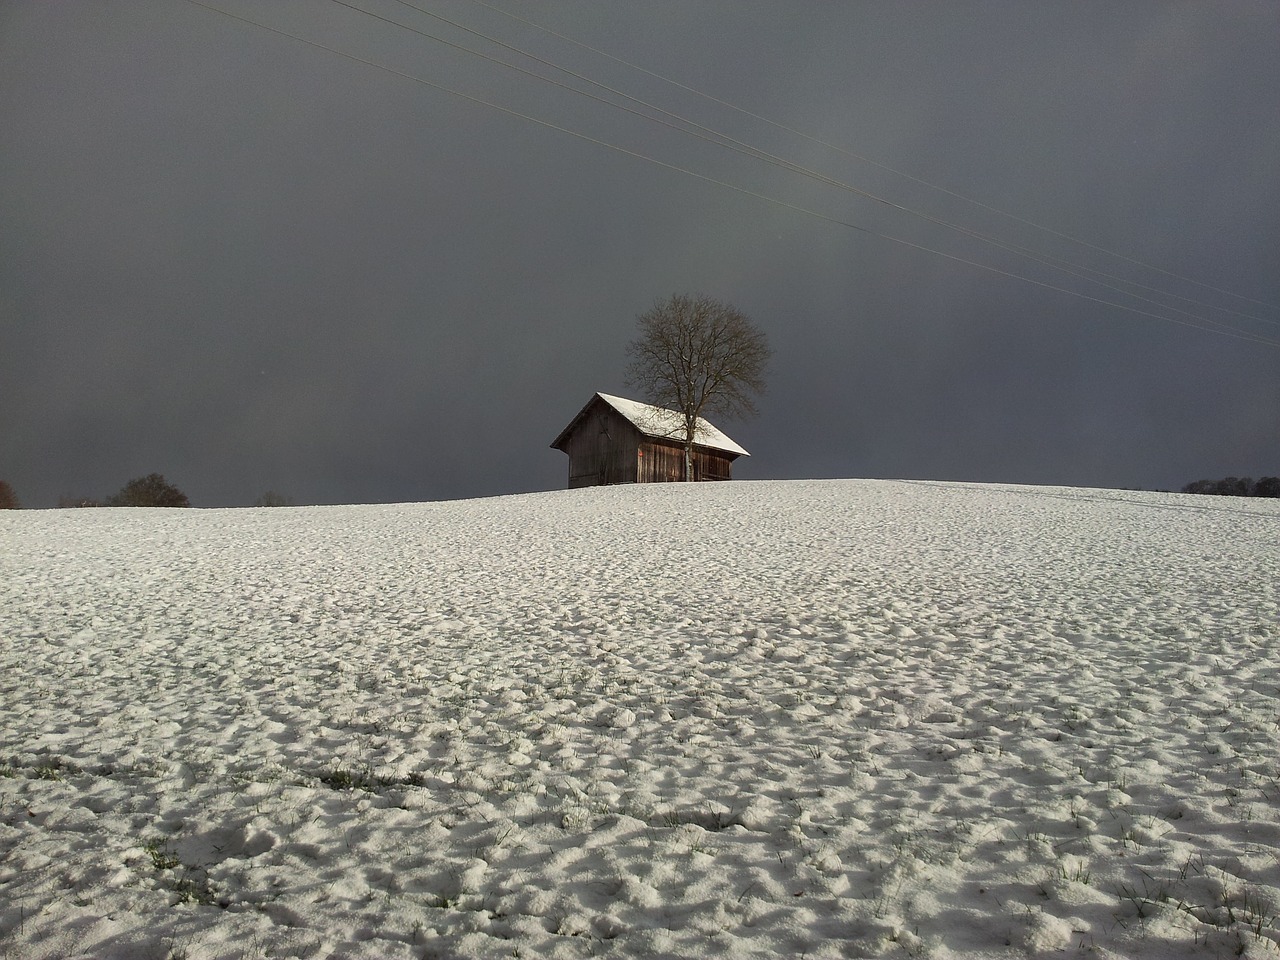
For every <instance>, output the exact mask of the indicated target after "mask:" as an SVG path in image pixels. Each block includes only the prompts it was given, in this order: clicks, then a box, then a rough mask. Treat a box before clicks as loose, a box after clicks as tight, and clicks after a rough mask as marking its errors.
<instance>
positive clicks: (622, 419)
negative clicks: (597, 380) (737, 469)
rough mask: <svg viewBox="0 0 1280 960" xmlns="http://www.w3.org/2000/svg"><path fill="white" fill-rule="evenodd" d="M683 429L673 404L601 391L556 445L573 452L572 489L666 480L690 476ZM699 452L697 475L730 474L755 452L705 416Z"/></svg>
mask: <svg viewBox="0 0 1280 960" xmlns="http://www.w3.org/2000/svg"><path fill="white" fill-rule="evenodd" d="M683 432H684V428H683V423H682V421H681V418H680V415H679V414H678V413H676V412H675V411H673V410H664V409H662V408H661V407H655V406H651V405H650V404H647V403H639V402H637V401H635V400H627V399H625V398H623V397H613V396H610V395H609V394H606V393H597V394H596V395H595V396H593V397H592V398H591V399H590V400H589V401H588V402H587V405H586V406H584V407H583V408H582V409H581V410H580V411H579V412H578V415H577V416H575V417H574V418H573V419H572V420H570V421H569V425H568V426H567V427H565V428H564V429H563V430H561V431H560V435H559V436H558V437H556V439H555V440H554V441H553V442H552V444H551V446H552V448H553V449H556V450H562V451H564V452H565V453H566V454H568V456H569V487H570V489H572V488H574V487H589V486H600V485H606V484H614V483H665V482H668V481H676V480H683V479H684V443H683V439H682V434H683ZM693 454H694V462H693V467H694V478H695V479H697V480H728V479H730V464H732V463H733V461H734V460H736V459H737V458H738V457H744V456H750V454H749V453H747V451H746V450H745V449H743V448H742V447H741V446H739V445H738V444H736V443H734V441H733V440H731V439H730V438H729V437H728V436H726V435H725V434H724V433H722V432H721V431H720V430H718V429H717V428H716V427H714V426H712V425H711V424H710V423H708V422H707V421H706V420H704V419H702V418H699V419H698V423H697V427H696V429H695V431H694V447H693Z"/></svg>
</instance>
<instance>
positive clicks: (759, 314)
mask: <svg viewBox="0 0 1280 960" xmlns="http://www.w3.org/2000/svg"><path fill="white" fill-rule="evenodd" d="M352 2H353V5H354V6H359V7H361V8H363V9H364V10H366V11H369V12H370V13H373V14H376V15H377V16H370V15H368V14H367V13H361V12H358V11H357V10H353V9H352V8H351V7H350V6H347V5H343V4H338V3H333V2H322V0H297V2H293V0H290V2H266V0H215V2H214V3H213V4H212V5H213V6H214V7H216V8H218V9H219V10H221V11H225V13H219V12H216V11H215V10H211V9H209V8H208V7H205V6H202V5H198V4H194V3H187V2H175V0H113V2H111V3H94V4H80V3H61V4H49V3H44V2H38V0H11V2H9V3H6V4H5V5H4V7H3V9H2V10H0V131H3V134H0V333H2V334H3V348H2V349H0V479H5V480H7V481H8V482H9V483H10V484H11V485H12V486H13V487H14V489H15V490H16V491H17V493H18V495H19V497H20V498H21V499H22V501H23V503H24V505H27V506H52V505H53V504H54V502H55V501H56V500H57V498H58V497H59V496H61V495H65V494H73V495H87V496H102V495H105V494H107V493H110V492H111V491H113V490H115V489H118V488H119V487H120V486H121V485H122V484H123V483H124V482H125V481H126V480H128V479H129V478H130V477H134V476H138V475H141V474H146V473H151V472H161V473H163V474H165V476H166V477H167V478H168V479H169V480H170V481H171V482H173V483H175V484H176V485H178V486H179V487H180V488H182V489H183V490H184V491H185V492H186V493H188V494H189V496H190V497H191V500H192V502H193V503H195V504H197V505H203V506H220V505H234V504H248V503H252V502H253V501H254V499H255V498H256V497H257V496H258V495H260V494H261V493H262V492H263V491H264V490H267V489H273V490H277V491H281V492H283V493H285V494H287V495H288V496H289V497H291V498H292V499H294V500H295V501H297V502H300V503H324V502H368V501H403V500H428V499H443V498H455V497H470V496H487V495H493V494H501V493H509V492H517V491H525V490H539V489H550V488H555V487H558V486H562V485H563V484H564V481H565V476H566V468H567V463H566V461H565V458H564V456H563V454H561V453H559V452H557V451H554V450H551V449H549V447H548V444H549V443H550V441H551V440H552V439H553V438H554V437H555V435H556V434H557V433H558V432H559V430H560V429H561V428H562V427H563V426H564V425H565V424H566V423H567V422H568V421H569V419H570V418H571V417H572V416H573V415H574V414H575V413H576V412H577V410H578V409H579V408H580V407H581V406H582V404H583V403H585V402H586V400H587V399H588V398H589V397H590V396H591V394H592V393H593V392H594V391H596V390H601V391H605V392H609V393H614V394H623V395H627V394H628V390H627V388H626V385H625V383H624V382H623V380H622V376H623V369H624V367H625V356H624V353H623V348H624V346H625V344H626V342H627V340H628V339H629V338H630V337H631V336H632V332H633V325H634V319H635V317H636V315H637V314H639V313H640V312H642V311H644V310H645V309H647V308H648V307H650V306H651V305H652V303H653V302H654V300H655V299H657V298H665V297H667V296H669V295H670V294H672V293H675V292H704V293H707V294H709V295H711V296H714V297H718V298H721V299H724V300H727V301H729V302H731V303H733V304H734V305H736V306H737V307H739V308H740V309H741V310H742V311H743V312H745V313H746V314H747V315H748V316H750V317H751V318H752V319H753V320H755V322H756V323H757V324H758V325H759V326H761V327H762V328H763V329H764V330H765V331H766V333H767V334H768V336H769V338H770V341H771V343H772V346H773V349H774V362H773V364H772V369H771V375H770V378H769V382H770V389H769V393H768V395H767V396H766V397H765V398H764V400H763V402H762V403H761V415H760V417H759V418H758V419H756V420H753V421H750V422H745V423H737V424H735V423H726V424H721V425H720V426H722V427H724V428H725V430H726V431H727V432H728V433H729V434H730V435H731V436H733V437H734V439H736V440H738V441H739V442H740V443H742V444H743V445H744V446H745V447H746V448H747V449H749V450H750V451H751V452H752V454H753V456H752V457H751V458H750V459H747V460H743V461H739V463H738V464H737V465H736V466H735V476H738V477H742V478H748V479H751V478H783V477H826V476H842V477H903V478H939V479H957V480H975V481H1010V482H1030V483H1055V484H1078V485H1097V486H1142V487H1156V488H1169V487H1178V486H1181V485H1182V484H1183V483H1186V482H1188V481H1190V480H1194V479H1197V478H1199V477H1207V476H1225V475H1228V474H1236V475H1253V476H1258V475H1262V474H1273V475H1274V474H1276V473H1278V472H1280V452H1278V450H1277V439H1278V438H1280V375H1278V374H1280V307H1278V306H1277V305H1278V304H1280V271H1278V270H1277V269H1276V267H1277V250H1280V177H1277V175H1276V163H1277V158H1280V113H1278V112H1277V110H1276V104H1277V103H1280V59H1278V58H1276V57H1275V56H1274V52H1275V50H1276V49H1277V48H1280V17H1278V16H1277V14H1276V10H1275V7H1274V5H1273V4H1270V3H1263V2H1258V3H1217V2H1210V3H1200V2H1197V3H1168V4H1137V5H1135V4H1120V5H1115V4H1092V3H1088V4H1070V5H1044V4H1024V3H1018V2H1012V0H1010V2H1000V3H990V4H982V5H955V4H943V3H937V2H931V3H912V2H903V3H894V4H870V3H847V4H787V5H783V4H778V3H760V2H747V3H744V2H741V0H733V2H730V0H706V2H699V3H688V2H683V0H680V2H678V0H669V2H668V0H655V2H652V3H645V4H629V5H628V4H600V3H596V2H587V0H529V2H525V3H522V4H519V5H517V4H512V3H510V2H506V0H495V4H494V5H493V6H489V5H486V4H481V3H477V2H471V0H449V2H440V3H433V2H430V0H418V2H417V3H415V4H414V5H413V6H417V7H421V8H422V9H421V10H415V9H413V8H412V7H411V6H410V5H406V4H403V3H398V2H393V0H352ZM499 8H500V9H499ZM501 10H505V11H507V12H508V13H512V14H516V15H518V16H519V17H520V18H523V20H516V19H512V18H511V17H509V16H505V15H503V13H502V12H501ZM423 11H427V12H429V13H432V14H436V15H437V17H444V18H447V19H448V20H451V21H453V22H454V25H451V24H449V23H445V22H443V21H442V20H440V19H437V18H433V17H430V16H428V15H426V13H424V12H423ZM226 14H232V15H234V17H243V18H247V19H249V20H253V21H257V22H258V24H259V25H255V24H251V23H247V22H245V21H244V20H238V19H235V18H234V17H233V16H227V15H226ZM379 17H383V18H389V19H394V20H396V21H398V22H400V23H403V24H407V25H409V26H411V27H412V28H413V30H406V29H403V28H401V27H398V26H396V25H394V24H391V23H388V22H386V20H383V19H378V18H379ZM524 21H527V22H524ZM534 24H537V25H538V26H534ZM458 25H462V26H465V27H467V28H470V29H471V30H474V31H477V32H479V33H481V34H484V35H485V36H488V37H491V38H494V39H498V40H501V41H502V42H503V43H506V44H509V45H511V46H514V47H518V48H520V49H521V50H525V51H528V52H529V53H532V54H535V55H536V56H537V57H539V58H541V59H542V60H543V61H546V62H545V63H539V62H536V61H534V60H530V59H527V58H523V59H522V58H520V57H518V56H517V55H516V54H515V53H513V52H512V51H511V50H509V49H506V48H504V47H502V46H498V45H496V44H494V43H492V42H490V41H487V40H484V39H482V38H479V37H477V36H475V35H474V34H470V33H467V32H465V31H464V30H462V29H460V28H459V26H458ZM540 27H541V28H546V29H539V28H540ZM268 28H274V30H277V31H280V32H272V29H268ZM548 30H549V31H554V32H555V33H559V34H562V35H564V37H569V38H572V39H573V40H576V41H578V42H579V43H580V44H584V45H586V46H581V45H577V44H574V43H570V42H568V41H567V40H565V39H563V38H561V37H557V36H555V35H553V33H550V32H547V31H548ZM414 31H419V32H414ZM285 34H289V35H292V36H286V35H285ZM423 34H430V35H431V36H432V37H435V38H437V39H431V38H430V37H428V36H424V35H423ZM295 38H303V39H305V40H307V41H311V43H306V42H302V41H301V40H299V39H295ZM441 41H447V43H446V42H441ZM316 44H318V45H320V46H317V45H316ZM448 44H458V45H462V46H466V47H470V48H473V49H475V50H480V51H482V52H483V53H485V54H486V55H488V56H491V57H494V58H497V59H501V60H505V61H510V62H512V63H516V62H519V64H520V66H521V67H522V68H523V69H527V70H530V71H533V72H536V73H539V74H542V75H546V76H555V77H556V79H557V80H558V81H560V82H563V83H565V84H567V85H569V86H574V87H578V88H585V87H586V84H585V83H584V82H583V81H582V80H580V79H578V78H574V77H571V76H568V75H567V74H563V73H556V72H555V71H554V70H553V69H552V67H551V66H549V65H548V64H555V65H558V66H561V67H564V68H566V69H568V70H571V71H573V72H575V73H578V74H580V75H581V76H584V77H589V78H590V79H592V80H595V81H598V82H599V83H601V84H604V85H607V86H608V87H611V88H613V89H615V90H620V91H625V92H626V93H627V94H629V95H631V96H633V97H635V98H637V99H639V100H642V101H645V102H647V103H652V104H659V105H661V107H662V108H663V109H665V110H667V111H670V112H671V113H673V114H676V115H677V116H679V117H681V118H686V119H688V120H690V121H693V122H695V123H697V124H701V125H703V126H704V127H706V128H709V129H711V130H715V131H719V132H721V133H723V134H725V135H727V136H729V137H732V138H735V139H736V140H738V141H741V142H743V143H749V144H751V145H753V146H755V147H757V148H758V149H760V150H762V151H766V152H767V153H769V154H770V155H772V156H773V157H776V158H781V160H783V161H786V163H785V164H780V163H778V162H776V161H774V162H766V161H763V160H761V159H759V158H756V157H751V156H746V155H744V154H743V153H740V152H735V151H734V150H731V149H728V148H726V147H725V146H724V145H722V144H718V143H713V142H708V141H707V140H705V139H698V138H696V137H691V136H689V135H688V134H687V133H684V132H681V131H679V130H677V129H674V128H673V127H672V126H667V125H664V124H663V123H656V122H653V121H650V120H645V119H643V118H641V117H639V116H637V115H635V114H634V113H630V112H627V111H626V110H624V109H620V108H619V107H617V106H610V105H607V104H604V103H601V102H599V101H598V100H594V99H590V98H587V97H583V96H580V95H577V94H574V93H573V92H571V91H570V90H568V89H565V88H564V87H560V86H554V85H551V84H548V83H543V82H540V81H538V80H535V79H533V78H532V77H530V76H528V75H526V74H522V73H518V72H515V71H512V70H509V69H506V68H504V67H502V66H500V65H498V64H495V63H493V62H491V61H490V60H486V59H483V58H481V57H478V56H476V55H474V54H472V53H467V52H465V51H463V50H460V49H458V48H457V47H454V46H449V45H448ZM587 47H590V48H594V49H587ZM325 48H327V49H325ZM604 54H609V55H611V56H612V57H616V58H620V59H621V60H624V61H627V62H628V63H630V64H634V65H637V66H640V67H643V68H644V70H645V71H651V72H641V71H639V70H636V69H634V68H632V67H629V66H626V65H624V64H623V63H620V62H619V61H618V60H615V59H611V58H610V56H605V55H604ZM353 58H354V59H353ZM360 61H368V62H360ZM654 74H657V75H659V76H660V77H666V78H670V79H673V80H676V81H678V83H679V84H682V85H683V86H682V87H680V86H673V85H672V84H670V83H667V82H664V81H663V80H661V79H659V78H658V77H655V76H654ZM590 89H591V90H592V91H593V93H594V95H595V96H598V97H601V98H604V99H609V100H612V101H614V102H616V103H623V104H625V105H626V106H627V107H628V108H629V109H634V110H637V111H643V112H650V113H652V111H651V110H649V108H645V107H640V106H638V105H637V104H635V103H634V102H632V101H625V100H622V99H621V98H620V97H619V96H618V95H617V94H614V93H607V92H604V91H602V89H601V88H599V87H595V88H590ZM450 91H452V92H450ZM694 91H697V92H696V93H695V92H694ZM699 93H701V94H706V95H709V96H711V97H714V98H717V99H718V100H720V101H725V102H727V103H729V104H733V105H735V106H737V107H739V108H741V109H740V110H734V109H731V108H730V107H729V106H727V105H726V104H725V103H719V102H715V101H713V100H710V99H708V98H707V97H706V96H699V95H698V94H699ZM459 94H463V95H465V96H460V95H459ZM468 97H469V98H474V99H467V98H468ZM478 100H483V101H487V102H489V103H491V104H494V105H496V107H500V108H502V109H497V108H495V106H485V105H483V104H481V103H478V102H477V101H478ZM743 111H748V112H743ZM753 114H754V115H756V116H752V115H753ZM760 118H768V120H771V121H774V123H767V122H764V120H762V119H760ZM668 120H669V118H668ZM669 122H672V123H674V121H669ZM801 134H804V135H807V136H802V135H801ZM707 136H709V134H707ZM645 158H648V159H645ZM654 161H657V162H654ZM787 164H790V165H794V166H799V167H803V168H806V169H808V170H812V171H815V172H817V173H819V174H821V175H822V176H824V177H827V178H830V179H832V180H836V181H839V182H840V183H843V184H848V185H851V186H853V187H856V188H857V189H858V190H860V191H864V193H863V194H859V193H855V192H852V191H850V190H847V189H841V188H839V187H837V186H833V185H832V184H831V183H824V182H822V181H821V180H815V179H813V178H812V177H804V176H801V175H800V174H798V173H797V172H796V171H795V170H794V169H793V167H791V166H788V165H787ZM677 168H679V169H677ZM903 174H906V176H903ZM940 188H941V189H940ZM865 194H870V195H872V196H870V197H869V196H866V195H865ZM762 197H768V198H771V200H766V199H762ZM771 201H772V202H771ZM882 201H891V203H892V204H893V205H890V203H885V202H882ZM974 201H977V202H974ZM904 208H905V209H904ZM805 211H809V212H805ZM814 214H817V216H815V215H814ZM920 214H925V215H927V217H929V218H933V220H930V219H927V218H926V217H924V216H921V215H920ZM938 220H941V221H946V222H948V223H954V224H957V225H959V226H961V227H963V228H965V229H966V230H968V231H971V232H976V233H981V234H984V235H990V236H994V237H998V238H999V239H1000V240H1001V241H1003V242H1004V243H1005V244H1006V245H1007V246H1006V247H1005V248H1001V247H997V246H993V245H992V244H990V243H987V242H984V241H982V240H979V239H975V238H974V237H973V236H972V235H966V234H964V233H962V232H958V231H956V230H954V229H950V228H948V227H946V226H944V225H941V224H939V223H938V222H936V221H938ZM1045 228H1047V229H1045ZM889 237H891V238H894V239H887V238H889ZM1069 238H1077V239H1078V240H1082V241H1086V243H1080V242H1076V240H1073V239H1069ZM1009 246H1012V247H1017V248H1025V250H1027V251H1030V252H1032V253H1033V254H1034V258H1029V257H1027V256H1025V255H1023V254H1021V253H1019V252H1018V251H1017V250H1011V249H1008V247H1009ZM944 254H945V256H944ZM1115 254H1120V255H1122V256H1116V255H1115ZM1055 259H1060V260H1062V261H1064V262H1065V263H1067V264H1068V265H1069V268H1070V271H1071V272H1063V271H1062V270H1060V269H1056V268H1055V267H1054V266H1053V265H1052V263H1050V262H1046V261H1053V260H1055ZM966 261H968V262H966ZM975 264H980V265H981V266H977V265H975ZM984 267H985V268H990V269H984ZM1152 268H1158V269H1152ZM1085 269H1091V270H1099V271H1104V272H1105V273H1106V274H1109V275H1111V276H1112V277H1114V278H1115V279H1108V280H1106V283H1107V284H1110V285H1111V286H1102V285H1099V284H1096V283H1090V282H1088V281H1086V280H1085V279H1083V278H1082V277H1080V276H1078V275H1073V273H1074V274H1079V273H1081V272H1083V271H1084V270H1085ZM1134 281H1136V282H1138V283H1141V284H1144V285H1145V286H1144V287H1135V286H1132V285H1130V283H1129V282H1134ZM1192 281H1196V282H1194V283H1193V282H1192ZM1114 286H1120V287H1122V288H1123V291H1122V290H1116V289H1113V287H1114ZM1055 288H1063V289H1055ZM1066 291H1070V292H1066ZM1081 294H1082V295H1083V296H1081ZM1135 294H1136V295H1137V296H1136V297H1135ZM1140 298H1141V299H1140ZM1178 298H1183V299H1178ZM1124 307H1128V308H1130V309H1124ZM1179 311H1181V312H1179ZM1145 314H1157V315H1158V316H1148V315H1145Z"/></svg>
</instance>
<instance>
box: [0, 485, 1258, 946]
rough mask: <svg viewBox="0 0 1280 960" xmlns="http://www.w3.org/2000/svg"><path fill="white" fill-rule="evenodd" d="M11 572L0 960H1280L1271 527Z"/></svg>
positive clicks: (690, 504) (1111, 504)
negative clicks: (1237, 959)
mask: <svg viewBox="0 0 1280 960" xmlns="http://www.w3.org/2000/svg"><path fill="white" fill-rule="evenodd" d="M0 548H2V549H0V774H2V775H0V956H5V957H12V958H23V960H41V958H55V957H56V958H69V957H70V958H89V957H92V958H96V960H103V958H121V960H123V958H130V960H134V958H167V957H172V958H179V957H185V958H188V960H203V958H215V957H315V958H325V957H335V958H336V957H342V958H352V957H368V958H389V957H390V958H393V957H405V958H410V957H412V958H420V957H479V958H499V957H513V956H524V957H566V958H578V957H591V956H614V957H641V956H646V957H677V956H679V957H699V956H706V957H710V956H720V957H782V956H795V957H799V956H807V957H861V956H889V957H897V956H911V957H937V958H1015V957H1019V958H1020V957H1026V956H1028V955H1030V956H1053V957H1061V956H1077V955H1092V956H1099V957H1135V958H1152V960H1154V958H1169V957H1183V956H1185V957H1224V958H1225V957H1234V956H1237V955H1244V956H1246V957H1277V956H1280V950H1278V949H1277V946H1276V944H1277V941H1278V940H1280V929H1278V927H1277V919H1276V918H1277V916H1280V860H1278V859H1277V857H1278V851H1280V770H1278V769H1277V763H1278V761H1280V728H1278V720H1280V712H1278V711H1280V697H1278V694H1280V688H1278V685H1280V624H1278V622H1277V588H1278V586H1280V504H1277V503H1275V502H1274V501H1272V502H1263V501H1243V500H1235V499H1230V500H1229V499H1221V498H1215V497H1188V496H1181V495H1175V494H1168V495H1161V494H1147V493H1127V492H1119V491H1100V490H1077V489H1059V488H1031V487H997V486H964V485H956V484H934V483H906V482H888V481H867V482H856V481H826V482H776V483H722V484H705V485H697V486H692V485H682V484H667V485H653V486H631V487H609V488H596V489H585V490H574V491H567V492H558V493H549V494H535V495H528V496H519V497H504V498H497V499H491V500H482V501H462V502H454V503H434V504H417V505H394V506H364V507H314V508H286V509H266V510H264V509H258V510H201V511H196V510H169V511H166V510H105V509H103V510H63V511H49V512H35V511H21V512H5V513H4V514H3V515H0Z"/></svg>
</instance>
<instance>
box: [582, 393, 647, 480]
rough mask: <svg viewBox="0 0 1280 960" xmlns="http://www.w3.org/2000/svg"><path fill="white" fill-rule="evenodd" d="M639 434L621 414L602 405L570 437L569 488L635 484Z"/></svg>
mask: <svg viewBox="0 0 1280 960" xmlns="http://www.w3.org/2000/svg"><path fill="white" fill-rule="evenodd" d="M639 442H640V432H639V431H638V430H636V428H635V427H633V426H632V425H631V424H630V423H629V422H628V421H627V419H626V418H625V417H623V416H622V414H620V413H618V412H617V411H616V410H613V409H612V408H610V407H604V406H601V407H600V408H599V409H597V410H595V411H593V412H592V413H591V415H590V416H588V417H586V418H585V419H584V420H583V422H582V423H581V424H580V425H579V426H578V429H577V430H575V431H574V432H573V434H572V435H570V436H569V438H568V441H567V443H566V444H565V453H567V454H569V488H570V489H573V488H574V487H592V486H597V485H601V484H610V483H635V480H636V473H635V463H636V447H637V445H638V444H639Z"/></svg>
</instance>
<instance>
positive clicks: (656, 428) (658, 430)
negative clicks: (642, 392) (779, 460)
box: [596, 393, 751, 457]
mask: <svg viewBox="0 0 1280 960" xmlns="http://www.w3.org/2000/svg"><path fill="white" fill-rule="evenodd" d="M596 396H597V397H599V398H600V399H601V400H603V401H604V402H605V403H607V404H608V405H609V406H611V407H613V409H615V410H617V411H618V412H619V413H620V414H622V415H623V416H624V417H626V418H627V419H628V420H629V421H630V422H631V423H632V425H633V426H635V428H636V429H637V430H639V431H640V432H641V433H643V434H644V435H645V436H646V437H658V438H660V439H663V440H678V441H683V440H684V417H683V416H681V415H680V414H679V413H678V412H676V411H675V410H666V409H664V408H662V407H655V406H653V405H652V404H648V403H641V402H640V401H638V400H628V399H626V398H625V397H611V396H609V394H607V393H597V394H596ZM693 442H694V443H696V444H697V445H698V446H700V447H707V448H709V449H711V450H723V451H725V452H727V453H736V454H738V455H739V456H743V457H749V456H751V454H749V453H747V451H746V450H744V449H743V448H742V447H740V446H738V445H737V444H736V443H734V442H733V441H732V440H730V439H729V437H728V436H727V435H726V434H724V433H722V432H721V431H720V430H719V429H718V428H716V427H713V426H712V425H711V424H710V423H708V422H707V421H706V420H704V419H702V417H699V418H698V423H697V427H696V428H695V430H694V432H693Z"/></svg>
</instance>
